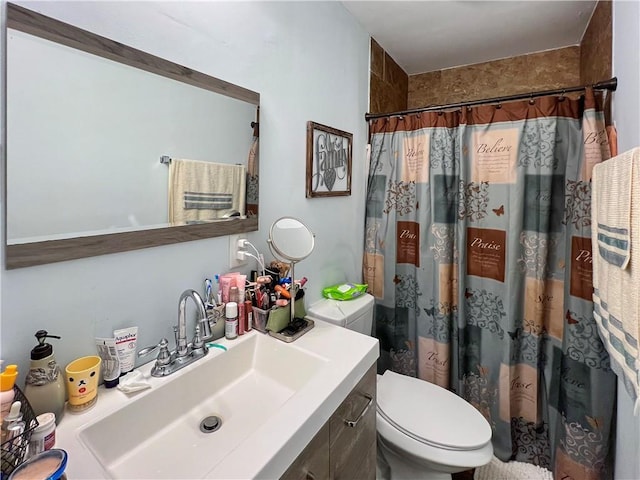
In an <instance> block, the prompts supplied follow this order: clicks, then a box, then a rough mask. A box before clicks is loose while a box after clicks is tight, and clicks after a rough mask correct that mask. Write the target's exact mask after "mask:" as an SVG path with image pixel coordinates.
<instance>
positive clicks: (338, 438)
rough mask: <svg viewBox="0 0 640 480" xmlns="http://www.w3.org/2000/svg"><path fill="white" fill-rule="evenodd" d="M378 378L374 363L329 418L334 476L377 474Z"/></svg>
mask: <svg viewBox="0 0 640 480" xmlns="http://www.w3.org/2000/svg"><path fill="white" fill-rule="evenodd" d="M376 380H377V377H376V369H375V365H374V366H372V367H371V368H370V369H369V371H368V372H367V373H366V374H365V375H364V377H362V380H360V382H359V383H358V385H356V387H355V388H354V389H353V390H352V391H351V393H350V394H349V395H348V396H347V398H346V399H345V400H344V402H342V404H341V405H340V406H339V407H338V409H337V410H336V411H335V413H334V414H333V416H332V417H331V419H330V421H329V424H330V428H331V436H330V445H331V453H330V456H329V462H330V465H331V478H334V479H338V480H339V479H349V480H355V479H371V480H373V479H375V477H376Z"/></svg>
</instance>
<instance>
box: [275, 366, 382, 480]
mask: <svg viewBox="0 0 640 480" xmlns="http://www.w3.org/2000/svg"><path fill="white" fill-rule="evenodd" d="M367 405H369V406H368V408H367ZM365 409H366V412H364V415H362V413H363V411H364V410H365ZM361 415H362V416H361ZM360 416H361V417H360ZM359 417H360V418H359ZM348 422H352V423H355V425H354V426H349V425H348V424H347V423H348ZM375 476H376V368H375V365H373V366H372V367H371V368H370V369H369V371H368V372H367V373H365V375H364V376H363V377H362V379H361V380H360V382H358V384H357V385H356V386H355V387H354V389H353V390H352V391H351V392H350V393H349V395H347V398H345V399H344V401H343V402H342V404H340V406H339V407H338V408H337V409H336V411H335V412H334V413H333V415H331V418H330V419H329V420H328V421H327V422H326V423H325V424H324V425H323V426H322V428H321V429H320V431H319V432H318V433H317V434H316V436H315V437H313V439H312V440H311V441H310V442H309V444H308V445H307V446H306V447H305V449H304V450H303V451H302V453H300V455H298V457H297V458H296V459H295V460H294V462H293V463H292V464H291V466H290V467H289V468H288V469H287V471H286V472H285V473H284V475H282V477H280V478H281V480H328V479H336V480H337V479H345V480H346V479H348V480H355V479H370V480H373V479H375Z"/></svg>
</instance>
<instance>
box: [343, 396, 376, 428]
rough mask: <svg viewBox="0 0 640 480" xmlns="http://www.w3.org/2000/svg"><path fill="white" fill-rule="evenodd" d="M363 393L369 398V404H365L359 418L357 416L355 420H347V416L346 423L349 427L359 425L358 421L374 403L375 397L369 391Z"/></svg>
mask: <svg viewBox="0 0 640 480" xmlns="http://www.w3.org/2000/svg"><path fill="white" fill-rule="evenodd" d="M361 395H362V396H363V397H364V398H366V399H367V404H366V405H365V406H364V408H363V409H362V412H360V415H358V418H356V419H355V420H347V419H346V418H345V420H344V423H345V425H346V426H347V427H357V426H358V422H359V421H360V420H361V419H362V417H364V415H365V414H366V413H367V410H369V407H370V406H371V404H372V403H373V397H372V396H371V395H369V394H368V393H362V394H361Z"/></svg>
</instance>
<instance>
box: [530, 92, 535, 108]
mask: <svg viewBox="0 0 640 480" xmlns="http://www.w3.org/2000/svg"><path fill="white" fill-rule="evenodd" d="M535 104H536V101H535V100H534V99H533V93H532V94H531V96H530V97H529V105H535Z"/></svg>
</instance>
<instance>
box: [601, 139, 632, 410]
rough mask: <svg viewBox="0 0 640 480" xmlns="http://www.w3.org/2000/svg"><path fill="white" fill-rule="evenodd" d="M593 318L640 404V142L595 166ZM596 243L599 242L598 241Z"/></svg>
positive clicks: (615, 365)
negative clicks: (639, 146) (635, 146)
mask: <svg viewBox="0 0 640 480" xmlns="http://www.w3.org/2000/svg"><path fill="white" fill-rule="evenodd" d="M592 182H593V193H592V204H591V220H592V230H591V232H592V233H591V235H592V245H593V246H594V248H593V289H594V292H593V303H594V318H595V320H596V323H597V325H598V331H599V333H600V337H601V338H602V341H603V343H604V346H605V347H606V348H607V350H608V352H609V355H610V357H611V368H612V370H613V371H614V372H615V373H616V374H617V375H618V377H619V378H620V379H621V380H622V381H623V383H624V385H625V387H626V390H627V392H628V393H629V395H630V396H631V398H632V399H633V401H634V403H635V409H634V410H635V411H636V412H637V411H638V409H639V408H640V357H639V353H640V352H639V349H638V339H639V338H640V330H639V328H640V148H636V149H634V150H631V151H629V152H625V153H623V154H621V155H618V156H617V157H614V158H612V159H610V160H607V161H605V162H604V163H601V164H599V165H596V166H595V167H594V168H593V177H592ZM596 245H597V246H598V248H595V246H596Z"/></svg>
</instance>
